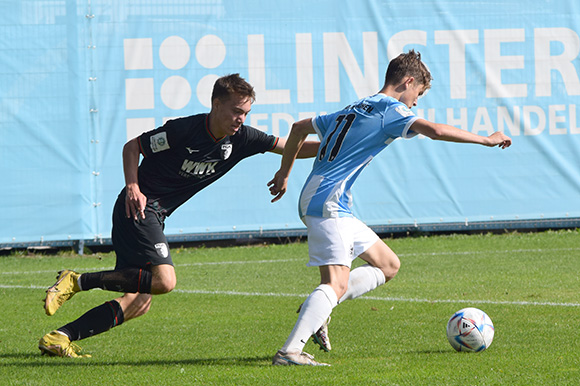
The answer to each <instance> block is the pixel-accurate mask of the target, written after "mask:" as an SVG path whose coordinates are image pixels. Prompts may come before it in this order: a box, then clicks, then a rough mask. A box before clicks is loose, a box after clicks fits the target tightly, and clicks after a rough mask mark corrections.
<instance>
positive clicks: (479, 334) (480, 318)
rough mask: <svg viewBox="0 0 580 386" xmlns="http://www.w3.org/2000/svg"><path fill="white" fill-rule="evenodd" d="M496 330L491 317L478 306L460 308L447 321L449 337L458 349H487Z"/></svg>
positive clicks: (477, 350)
mask: <svg viewBox="0 0 580 386" xmlns="http://www.w3.org/2000/svg"><path fill="white" fill-rule="evenodd" d="M494 332H495V330H494V328H493V323H492V322H491V319H490V318H489V316H487V314H486V313H485V312H483V311H482V310H480V309H478V308H471V307H470V308H464V309H462V310H459V311H457V312H456V313H455V314H453V316H452V317H451V318H450V319H449V322H447V339H449V343H450V344H451V346H452V347H453V348H454V349H455V350H457V351H472V352H479V351H483V350H485V349H486V348H488V347H489V345H490V344H491V342H492V341H493V334H494Z"/></svg>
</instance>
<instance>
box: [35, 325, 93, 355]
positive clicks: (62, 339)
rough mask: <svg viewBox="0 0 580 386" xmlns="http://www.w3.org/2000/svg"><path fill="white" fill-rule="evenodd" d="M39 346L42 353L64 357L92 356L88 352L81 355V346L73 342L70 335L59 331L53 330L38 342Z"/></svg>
mask: <svg viewBox="0 0 580 386" xmlns="http://www.w3.org/2000/svg"><path fill="white" fill-rule="evenodd" d="M38 348H39V349H40V351H42V355H44V354H48V355H50V356H57V357H63V358H90V357H91V356H90V355H88V354H84V355H79V352H80V351H81V348H80V347H79V346H77V345H76V344H74V343H72V342H71V341H70V339H69V338H68V336H66V335H64V334H61V333H60V332H58V331H56V330H55V331H51V332H49V333H48V334H46V335H45V336H43V337H42V338H40V341H39V342H38Z"/></svg>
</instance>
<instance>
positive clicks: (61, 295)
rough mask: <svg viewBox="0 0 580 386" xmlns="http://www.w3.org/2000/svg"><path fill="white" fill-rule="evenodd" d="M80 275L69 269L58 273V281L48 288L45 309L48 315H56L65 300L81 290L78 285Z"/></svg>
mask: <svg viewBox="0 0 580 386" xmlns="http://www.w3.org/2000/svg"><path fill="white" fill-rule="evenodd" d="M80 276H81V275H80V274H79V273H76V272H75V271H71V270H68V269H65V270H64V271H60V272H59V273H58V276H57V277H56V283H54V285H53V286H52V287H50V288H49V289H47V290H46V298H45V299H44V310H45V311H46V314H47V315H48V316H51V315H54V313H55V312H56V310H58V309H59V308H60V306H62V305H63V304H64V302H66V301H67V300H69V299H70V298H72V297H73V295H74V294H76V293H77V292H79V291H80V290H81V289H80V287H79V285H78V279H79V277H80Z"/></svg>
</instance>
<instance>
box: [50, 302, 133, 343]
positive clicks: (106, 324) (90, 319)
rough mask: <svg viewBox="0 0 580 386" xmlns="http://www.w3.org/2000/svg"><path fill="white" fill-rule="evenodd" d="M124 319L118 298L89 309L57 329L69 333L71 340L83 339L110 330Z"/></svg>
mask: <svg viewBox="0 0 580 386" xmlns="http://www.w3.org/2000/svg"><path fill="white" fill-rule="evenodd" d="M124 320H125V318H124V316H123V309H122V308H121V305H120V304H119V303H118V302H117V301H116V300H111V301H110V302H105V303H103V304H101V305H100V306H98V307H95V308H93V309H92V310H89V311H87V312H86V313H85V314H84V315H83V316H81V317H80V318H78V319H77V320H75V321H73V322H71V323H69V324H67V325H64V326H62V327H61V328H59V329H58V330H57V331H58V332H60V333H63V334H65V335H67V336H68V337H69V338H70V340H71V341H73V340H81V339H85V338H88V337H91V336H93V335H97V334H100V333H102V332H105V331H108V330H110V329H111V328H113V327H116V326H118V325H120V324H121V323H123V321H124Z"/></svg>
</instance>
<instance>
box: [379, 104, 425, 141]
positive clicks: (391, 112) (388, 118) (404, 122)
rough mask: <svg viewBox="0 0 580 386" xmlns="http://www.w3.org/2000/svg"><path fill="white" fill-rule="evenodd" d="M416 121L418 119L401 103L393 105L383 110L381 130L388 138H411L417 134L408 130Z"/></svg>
mask: <svg viewBox="0 0 580 386" xmlns="http://www.w3.org/2000/svg"><path fill="white" fill-rule="evenodd" d="M417 119H419V117H417V116H416V115H415V114H414V113H413V112H412V111H411V109H409V108H408V107H407V106H405V105H404V104H403V103H400V102H398V103H393V104H391V105H389V106H388V107H387V109H386V110H385V115H384V117H383V128H384V130H385V132H386V133H387V134H388V135H390V136H395V137H402V138H413V137H414V136H416V135H417V133H415V132H414V131H412V130H410V128H411V125H412V124H413V122H415V121H416V120H417Z"/></svg>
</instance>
